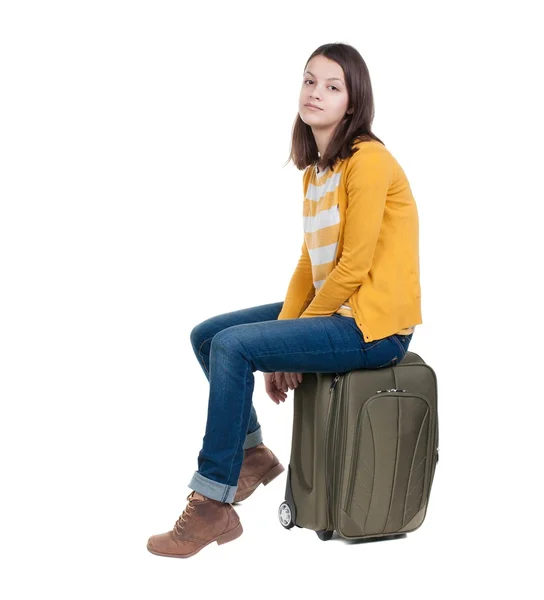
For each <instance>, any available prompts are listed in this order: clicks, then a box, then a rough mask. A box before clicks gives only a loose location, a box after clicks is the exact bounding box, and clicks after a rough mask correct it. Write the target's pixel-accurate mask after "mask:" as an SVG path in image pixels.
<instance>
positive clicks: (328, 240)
mask: <svg viewBox="0 0 544 600" xmlns="http://www.w3.org/2000/svg"><path fill="white" fill-rule="evenodd" d="M341 175H342V171H341V170H340V171H335V172H332V174H331V171H330V168H329V167H327V168H325V169H324V170H323V171H322V172H318V170H317V165H315V166H314V167H313V168H312V175H311V178H310V181H309V184H308V189H307V191H306V195H305V198H304V206H303V227H304V240H305V242H306V247H307V248H308V253H309V255H310V260H311V263H312V275H313V282H314V288H315V292H316V293H317V291H318V290H319V288H320V287H321V286H322V285H323V283H325V280H326V279H327V276H328V274H329V273H330V272H331V271H332V270H333V268H334V265H335V264H336V253H337V249H338V239H339V233H340V210H339V206H338V187H339V185H340V180H341ZM348 301H349V298H346V300H345V301H344V302H343V304H342V305H341V306H340V307H339V308H338V310H337V311H336V313H337V314H339V315H341V316H343V317H349V318H353V315H352V310H351V307H350V305H349V302H348ZM414 330H415V325H414V326H412V327H407V328H405V329H402V330H401V331H398V332H397V333H398V334H400V335H409V334H411V333H413V332H414Z"/></svg>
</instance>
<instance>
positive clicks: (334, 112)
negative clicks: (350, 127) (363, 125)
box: [298, 55, 352, 133]
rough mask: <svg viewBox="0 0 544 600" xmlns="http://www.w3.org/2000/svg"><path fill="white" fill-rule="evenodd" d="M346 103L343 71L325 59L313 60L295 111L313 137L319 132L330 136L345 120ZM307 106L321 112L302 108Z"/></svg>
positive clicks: (321, 57)
mask: <svg viewBox="0 0 544 600" xmlns="http://www.w3.org/2000/svg"><path fill="white" fill-rule="evenodd" d="M348 101H349V98H348V91H347V88H346V84H345V77H344V71H343V69H342V67H341V66H340V65H339V64H338V63H337V62H334V61H333V60H330V59H328V58H326V57H325V56H322V55H319V56H314V57H313V58H312V59H311V60H310V61H309V62H308V65H307V66H306V71H305V72H304V75H303V76H302V88H301V90H300V97H299V108H298V111H299V114H300V118H301V119H302V120H303V121H304V123H306V125H309V126H310V127H311V128H312V131H314V133H315V132H316V131H318V130H321V131H328V130H330V131H331V132H332V131H333V130H334V128H335V127H336V125H337V124H338V123H339V122H340V121H341V120H342V119H343V118H344V116H345V114H346V111H347V109H348ZM307 103H311V104H314V105H316V106H318V107H319V108H320V109H321V110H316V109H313V108H309V107H307V106H305V104H307ZM350 112H352V111H351V110H350Z"/></svg>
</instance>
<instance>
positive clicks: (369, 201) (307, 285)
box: [278, 140, 422, 342]
mask: <svg viewBox="0 0 544 600" xmlns="http://www.w3.org/2000/svg"><path fill="white" fill-rule="evenodd" d="M353 147H354V148H358V150H357V151H356V152H355V153H354V154H353V156H351V157H350V158H346V159H343V160H341V161H337V162H336V164H335V166H334V170H332V171H330V173H329V174H328V176H327V177H323V180H325V179H326V180H329V179H331V178H332V177H334V176H336V177H337V179H336V180H335V181H336V185H334V186H330V187H331V192H330V193H332V194H334V198H333V203H334V202H337V208H338V214H339V217H340V222H339V234H338V235H339V237H338V245H337V251H336V255H335V257H334V262H333V265H334V268H332V270H331V271H330V273H329V274H328V275H327V277H326V279H325V281H324V282H323V284H322V285H321V286H320V287H319V289H318V290H317V293H316V288H315V286H314V273H313V271H312V263H311V260H310V255H309V253H308V247H307V240H308V239H309V234H308V233H306V232H305V234H304V240H303V244H302V249H301V255H300V258H299V261H298V264H297V266H296V268H295V271H294V273H293V275H292V277H291V280H290V282H289V286H288V289H287V294H286V296H285V301H284V304H283V308H282V310H281V312H280V314H279V316H278V319H297V318H301V319H303V318H311V317H326V316H331V315H333V314H335V313H337V312H340V313H341V314H342V313H343V314H345V313H344V312H343V311H344V309H342V308H340V307H341V306H342V304H347V305H348V306H349V307H350V308H351V314H352V315H353V318H354V319H355V321H356V323H357V325H358V327H359V329H360V330H361V332H362V334H363V336H364V340H365V341H366V342H372V341H374V340H378V339H381V338H384V337H387V336H389V335H392V334H394V333H410V332H411V331H413V329H414V327H415V326H416V325H418V324H420V323H422V318H421V288H420V282H419V220H418V213H417V207H416V203H415V200H414V197H413V195H412V190H411V189H410V184H409V182H408V179H407V177H406V174H405V173H404V171H403V169H402V167H401V166H400V165H399V163H398V162H397V160H396V159H395V158H394V157H393V155H392V154H391V153H390V152H389V150H387V148H386V147H385V146H384V145H383V144H381V143H380V142H377V141H375V140H372V141H364V142H363V141H357V142H355V143H354V144H353ZM324 173H325V172H324ZM319 181H320V180H319ZM319 181H318V180H317V179H316V174H315V166H314V165H310V166H309V167H308V168H307V169H306V170H305V171H304V174H303V191H304V198H305V201H306V199H307V191H308V188H309V186H310V184H311V185H312V186H315V185H317V184H318V182H319ZM333 188H334V189H333ZM305 206H306V204H305ZM303 216H306V215H304V214H303Z"/></svg>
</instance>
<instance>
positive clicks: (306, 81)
mask: <svg viewBox="0 0 544 600" xmlns="http://www.w3.org/2000/svg"><path fill="white" fill-rule="evenodd" d="M308 81H312V80H311V79H306V80H305V81H304V83H308ZM312 83H313V82H312ZM329 87H332V88H334V89H335V90H336V91H338V92H339V91H340V90H339V89H338V88H337V87H336V86H335V85H329Z"/></svg>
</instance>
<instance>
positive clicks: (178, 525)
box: [174, 492, 196, 535]
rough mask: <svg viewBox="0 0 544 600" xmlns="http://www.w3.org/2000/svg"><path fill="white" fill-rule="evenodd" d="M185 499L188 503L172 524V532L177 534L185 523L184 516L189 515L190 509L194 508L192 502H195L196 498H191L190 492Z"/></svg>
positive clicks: (179, 533)
mask: <svg viewBox="0 0 544 600" xmlns="http://www.w3.org/2000/svg"><path fill="white" fill-rule="evenodd" d="M187 500H188V501H189V503H188V504H187V506H186V507H185V510H184V511H183V513H182V514H181V515H180V516H179V517H178V520H177V521H176V523H175V525H174V533H176V534H177V535H181V533H182V531H183V525H184V524H185V523H187V521H186V520H185V517H187V516H189V515H190V514H191V510H194V509H195V507H194V505H193V502H195V500H196V498H193V496H192V492H191V493H190V494H189V495H188V496H187Z"/></svg>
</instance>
